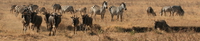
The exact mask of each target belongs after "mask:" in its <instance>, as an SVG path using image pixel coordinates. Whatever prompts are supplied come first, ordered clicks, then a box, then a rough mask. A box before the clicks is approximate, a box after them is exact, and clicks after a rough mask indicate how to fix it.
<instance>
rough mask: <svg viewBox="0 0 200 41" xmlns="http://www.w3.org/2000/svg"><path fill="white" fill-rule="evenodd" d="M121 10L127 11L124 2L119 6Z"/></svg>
mask: <svg viewBox="0 0 200 41" xmlns="http://www.w3.org/2000/svg"><path fill="white" fill-rule="evenodd" d="M120 6H121V7H122V8H123V9H125V10H127V9H126V4H125V3H124V2H122V4H121V5H120Z"/></svg>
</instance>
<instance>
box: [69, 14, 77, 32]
mask: <svg viewBox="0 0 200 41" xmlns="http://www.w3.org/2000/svg"><path fill="white" fill-rule="evenodd" d="M71 18H72V20H73V25H74V34H76V28H77V27H78V25H79V17H77V16H75V15H74V16H72V17H71Z"/></svg>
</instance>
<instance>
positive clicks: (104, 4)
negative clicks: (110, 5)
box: [102, 1, 107, 9]
mask: <svg viewBox="0 0 200 41" xmlns="http://www.w3.org/2000/svg"><path fill="white" fill-rule="evenodd" d="M102 6H103V7H104V8H106V9H107V2H106V1H104V2H103V4H102Z"/></svg>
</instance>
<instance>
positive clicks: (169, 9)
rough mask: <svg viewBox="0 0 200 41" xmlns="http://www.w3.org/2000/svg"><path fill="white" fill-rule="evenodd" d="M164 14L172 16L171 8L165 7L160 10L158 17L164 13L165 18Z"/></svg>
mask: <svg viewBox="0 0 200 41" xmlns="http://www.w3.org/2000/svg"><path fill="white" fill-rule="evenodd" d="M166 12H170V16H171V14H172V8H171V6H165V7H163V8H162V9H161V12H160V15H161V16H162V15H163V13H164V14H165V16H166Z"/></svg>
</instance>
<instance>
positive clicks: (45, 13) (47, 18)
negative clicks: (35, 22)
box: [43, 12, 51, 30]
mask: <svg viewBox="0 0 200 41" xmlns="http://www.w3.org/2000/svg"><path fill="white" fill-rule="evenodd" d="M43 15H45V17H44V20H45V22H46V26H47V30H50V29H49V25H50V24H49V21H48V20H49V17H50V15H51V13H48V12H44V13H43Z"/></svg>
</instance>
